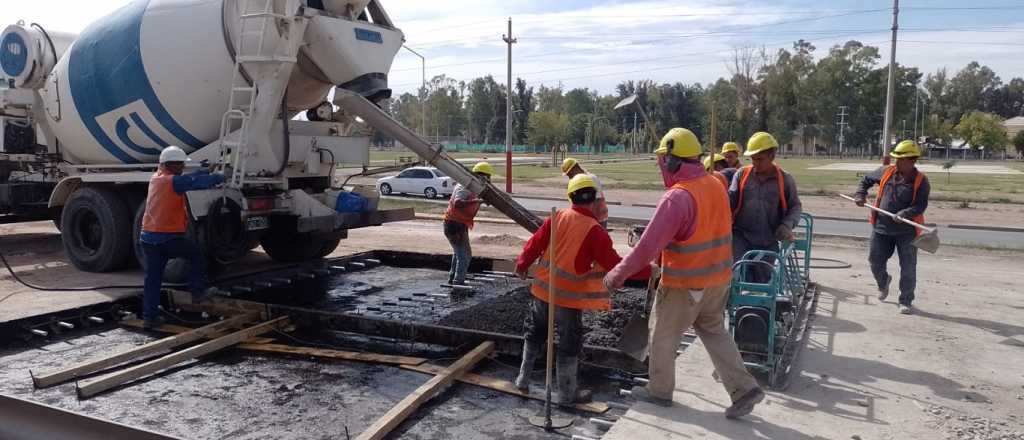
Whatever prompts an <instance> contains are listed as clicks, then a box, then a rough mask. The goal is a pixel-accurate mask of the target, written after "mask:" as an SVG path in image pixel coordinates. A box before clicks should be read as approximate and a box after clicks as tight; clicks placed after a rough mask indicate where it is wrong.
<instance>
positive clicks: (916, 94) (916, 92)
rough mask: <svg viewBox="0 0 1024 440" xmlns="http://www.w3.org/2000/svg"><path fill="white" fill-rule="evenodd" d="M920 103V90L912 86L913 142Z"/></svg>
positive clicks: (915, 135) (915, 136) (915, 140)
mask: <svg viewBox="0 0 1024 440" xmlns="http://www.w3.org/2000/svg"><path fill="white" fill-rule="evenodd" d="M920 103H921V89H920V88H918V87H917V85H914V142H917V139H918V137H917V110H918V106H919V105H920Z"/></svg>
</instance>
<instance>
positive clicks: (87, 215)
mask: <svg viewBox="0 0 1024 440" xmlns="http://www.w3.org/2000/svg"><path fill="white" fill-rule="evenodd" d="M132 218H133V216H132V212H131V211H129V210H128V206H126V203H125V201H124V200H123V199H122V198H121V197H120V196H118V194H117V193H116V192H114V191H113V190H110V189H106V188H95V187H86V188H82V189H79V190H78V191H75V192H74V194H72V195H71V198H70V199H69V200H68V202H67V204H66V205H64V209H63V211H62V212H61V241H62V242H63V244H64V252H65V253H66V254H67V255H68V259H69V260H71V264H73V265H74V266H75V267H77V268H78V269H80V270H84V271H87V272H109V271H112V270H117V269H121V268H123V267H125V265H126V264H127V263H128V259H129V258H130V257H131V254H132V244H131V241H130V240H131V234H127V233H126V231H130V230H131V221H132Z"/></svg>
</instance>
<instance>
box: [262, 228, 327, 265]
mask: <svg viewBox="0 0 1024 440" xmlns="http://www.w3.org/2000/svg"><path fill="white" fill-rule="evenodd" d="M340 242H341V239H340V238H334V239H325V238H323V237H318V236H315V235H312V234H298V233H292V234H288V233H280V232H279V231H270V232H268V233H267V234H266V235H264V236H263V239H262V240H260V244H261V245H262V246H263V251H265V252H266V253H267V255H269V256H270V258H272V259H274V261H280V262H283V263H293V262H296V261H305V260H313V259H317V258H323V257H325V256H327V255H329V254H330V253H331V252H334V250H335V249H337V248H338V244H339V243H340Z"/></svg>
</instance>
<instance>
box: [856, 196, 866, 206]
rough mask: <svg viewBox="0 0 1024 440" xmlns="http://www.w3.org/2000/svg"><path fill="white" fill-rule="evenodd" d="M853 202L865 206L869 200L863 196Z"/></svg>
mask: <svg viewBox="0 0 1024 440" xmlns="http://www.w3.org/2000/svg"><path fill="white" fill-rule="evenodd" d="M853 203H856V204H857V206H864V204H865V203H867V200H864V198H863V197H857V200H854V201H853Z"/></svg>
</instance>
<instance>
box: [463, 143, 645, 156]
mask: <svg viewBox="0 0 1024 440" xmlns="http://www.w3.org/2000/svg"><path fill="white" fill-rule="evenodd" d="M444 149H445V150H447V151H451V152H456V153H504V152H505V145H504V144H463V143H446V144H444ZM565 149H566V152H567V153H574V154H581V153H582V154H596V153H623V152H625V151H626V146H625V145H604V146H601V147H598V146H589V145H566V146H565ZM512 152H513V153H537V154H539V153H550V152H551V146H547V145H543V146H535V145H513V146H512Z"/></svg>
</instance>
